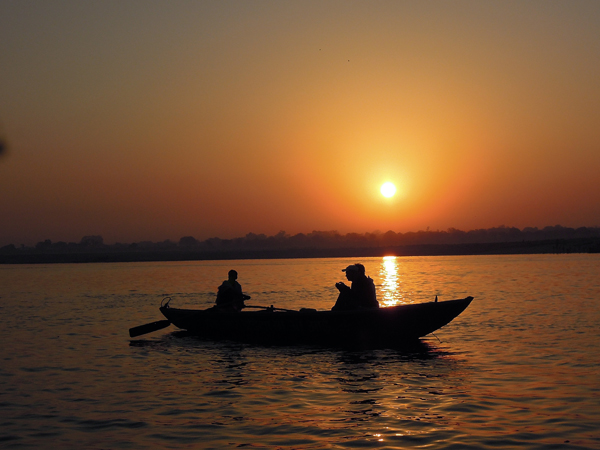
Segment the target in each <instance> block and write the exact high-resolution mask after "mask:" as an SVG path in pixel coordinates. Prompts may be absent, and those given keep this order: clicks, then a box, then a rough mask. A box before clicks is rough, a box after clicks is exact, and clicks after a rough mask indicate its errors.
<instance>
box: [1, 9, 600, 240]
mask: <svg viewBox="0 0 600 450" xmlns="http://www.w3.org/2000/svg"><path fill="white" fill-rule="evenodd" d="M0 135H1V136H2V138H3V139H4V141H5V142H6V150H5V151H3V152H2V153H1V154H0V246H3V245H6V244H10V243H14V244H16V245H18V244H21V243H23V244H26V245H33V244H35V243H36V242H38V241H41V240H44V239H51V240H52V241H67V242H69V241H74V242H78V241H79V240H80V239H81V237H82V236H84V235H102V236H103V237H104V241H105V242H106V243H114V242H139V241H143V240H151V241H162V240H165V239H171V240H175V241H177V240H178V239H179V238H180V237H182V236H190V235H191V236H194V237H195V238H197V239H206V238H209V237H214V236H217V237H221V238H232V237H240V236H244V235H246V234H247V233H250V232H253V233H257V234H258V233H264V234H267V235H272V234H275V233H277V232H279V231H280V230H285V231H286V232H287V233H289V234H296V233H300V232H302V233H309V232H311V231H313V230H337V231H339V232H340V233H348V232H358V233H364V232H372V231H375V230H379V231H382V232H386V231H388V230H393V231H396V232H407V231H418V230H420V229H426V228H427V227H429V228H430V229H432V230H436V229H440V230H444V229H447V228H450V227H454V228H459V229H463V230H470V229H475V228H489V227H494V226H500V225H506V226H515V227H519V228H523V227H544V226H547V225H556V224H560V225H563V226H569V227H580V226H600V1H597V0H592V1H551V0H549V1H547V0H544V1H497V2H493V1H485V2H482V1H443V2H442V1H439V2H433V1H432V2H430V1H305V0H303V1H296V2H291V1H173V2H167V1H150V0H144V1H135V0H130V1H126V2H120V1H96V2H82V1H69V0H65V1H21V0H19V1H10V0H3V1H2V2H0ZM387 181H391V182H393V183H394V184H395V185H396V187H397V193H396V195H394V196H392V197H390V198H386V197H384V196H383V195H382V194H381V192H380V187H381V185H382V184H383V183H384V182H387Z"/></svg>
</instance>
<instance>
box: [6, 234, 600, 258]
mask: <svg viewBox="0 0 600 450" xmlns="http://www.w3.org/2000/svg"><path fill="white" fill-rule="evenodd" d="M565 253H600V237H590V238H576V239H548V240H540V241H521V242H493V243H467V244H414V245H400V246H387V247H386V246H378V247H361V248H290V249H285V248H284V249H243V250H236V249H228V250H223V249H221V250H213V251H209V250H193V249H175V250H162V251H161V250H155V249H153V250H143V249H142V250H118V251H115V250H110V249H109V250H104V249H97V250H88V251H77V252H54V251H52V252H44V251H29V252H22V251H20V250H14V251H11V252H3V253H1V254H0V264H61V263H62V264H72V263H107V262H150V261H218V260H232V259H295V258H352V259H356V258H366V257H377V256H381V257H383V256H450V255H456V256H457V255H520V254H565Z"/></svg>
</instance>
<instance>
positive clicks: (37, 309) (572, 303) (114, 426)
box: [0, 255, 600, 449]
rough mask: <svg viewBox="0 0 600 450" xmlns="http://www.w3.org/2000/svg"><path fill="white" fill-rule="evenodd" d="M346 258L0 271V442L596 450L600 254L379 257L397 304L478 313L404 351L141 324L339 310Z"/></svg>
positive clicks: (376, 267) (373, 265)
mask: <svg viewBox="0 0 600 450" xmlns="http://www.w3.org/2000/svg"><path fill="white" fill-rule="evenodd" d="M353 262H358V261H354V260H348V259H307V260H249V261H217V262H157V263H121V264H118V263H115V264H79V265H32V266H0V286H1V291H0V314H1V317H2V326H1V327H0V339H1V342H2V346H1V348H0V361H1V365H0V446H1V447H2V448H42V447H49V446H52V447H55V448H67V449H68V448H78V449H80V448H88V449H113V448H128V449H143V448H148V449H149V448H172V449H183V448H282V449H296V448H298V449H300V448H302V449H304V448H307V449H311V448H313V449H320V448H327V449H335V448H398V449H400V448H419V447H422V448H428V449H458V448H467V449H468V448H484V449H485V448H493V449H497V448H524V449H545V448H561V449H563V448H564V449H584V448H586V449H598V448H600V432H599V431H598V430H599V429H600V376H599V375H598V373H597V366H598V362H599V361H600V330H599V328H598V324H599V323H600V306H599V298H600V295H599V294H600V277H598V273H600V256H598V255H535V256H522V255H520V256H459V257H454V256H453V257H410V258H385V259H383V258H367V259H363V260H362V261H360V262H363V263H364V264H365V266H366V268H367V273H368V274H370V275H371V276H372V277H373V279H374V280H375V283H376V285H377V289H378V297H379V300H380V302H381V303H382V304H384V305H394V304H400V303H419V302H423V301H431V300H432V299H433V298H434V297H435V296H436V295H438V296H439V298H440V300H449V299H453V298H463V297H465V296H467V295H472V296H473V297H475V300H474V301H473V303H472V304H471V306H470V307H469V308H468V309H467V310H466V311H465V312H464V313H463V314H462V315H461V316H459V317H458V318H457V319H456V320H455V321H453V322H452V323H451V324H450V325H448V326H447V327H445V328H443V329H441V330H439V331H438V332H436V336H429V337H427V338H425V339H423V340H422V345H420V346H416V347H411V348H406V349H397V348H396V349H394V348H389V349H388V348H380V349H371V350H360V351H359V350H352V349H343V348H327V347H318V346H294V347H285V346H279V347H278V346H272V347H266V346H255V345H248V344H243V343H236V342H213V341H208V340H201V339H198V338H194V337H192V336H187V335H185V333H181V332H178V331H177V330H176V329H174V328H173V327H171V328H167V329H165V330H161V331H158V332H156V333H153V334H149V335H146V336H141V337H140V338H139V339H136V340H131V339H129V337H128V334H127V330H128V328H130V327H132V326H135V325H140V324H143V323H146V322H150V321H154V320H158V319H161V318H162V317H160V315H159V312H158V309H157V308H158V305H159V304H160V301H161V299H162V298H163V297H164V296H167V295H168V296H170V297H171V298H172V299H173V300H172V305H173V306H177V307H206V306H208V305H210V304H212V302H214V298H215V292H216V287H217V286H218V285H219V284H220V283H221V281H222V280H223V279H225V278H226V274H227V271H228V270H229V269H230V268H235V269H236V270H238V272H239V274H240V277H239V281H240V282H241V284H242V286H243V287H244V291H246V292H247V293H249V294H250V295H251V296H252V300H251V301H250V302H248V303H253V304H259V305H271V304H274V305H275V306H279V307H283V308H299V307H312V308H318V309H329V308H330V307H331V306H332V305H333V303H334V302H335V297H336V292H337V291H336V289H335V287H334V283H335V282H336V281H340V280H343V273H342V272H340V269H342V268H343V267H345V266H346V265H348V264H349V263H353Z"/></svg>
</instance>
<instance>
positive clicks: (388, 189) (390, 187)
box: [381, 181, 396, 198]
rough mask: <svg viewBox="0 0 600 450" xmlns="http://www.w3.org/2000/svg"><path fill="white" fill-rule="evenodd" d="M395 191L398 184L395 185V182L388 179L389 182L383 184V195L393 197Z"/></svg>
mask: <svg viewBox="0 0 600 450" xmlns="http://www.w3.org/2000/svg"><path fill="white" fill-rule="evenodd" d="M395 193H396V186H394V183H392V182H390V181H388V182H387V183H383V184H382V185H381V195H383V196H384V197H387V198H390V197H393V196H394V194H395Z"/></svg>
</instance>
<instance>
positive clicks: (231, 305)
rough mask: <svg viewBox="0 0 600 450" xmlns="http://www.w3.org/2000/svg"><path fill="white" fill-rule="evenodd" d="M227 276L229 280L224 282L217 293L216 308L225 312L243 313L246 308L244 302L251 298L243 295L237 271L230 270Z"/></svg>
mask: <svg viewBox="0 0 600 450" xmlns="http://www.w3.org/2000/svg"><path fill="white" fill-rule="evenodd" d="M227 275H228V277H229V278H228V279H227V280H225V281H223V283H222V284H221V286H219V289H218V291H217V301H216V303H217V305H216V307H217V308H218V309H221V310H224V311H241V310H242V309H243V308H244V307H245V306H246V305H244V300H248V299H249V298H250V296H249V295H244V294H243V293H242V286H241V285H240V283H238V282H237V276H238V274H237V272H236V271H235V270H230V271H229V273H228V274H227Z"/></svg>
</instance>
